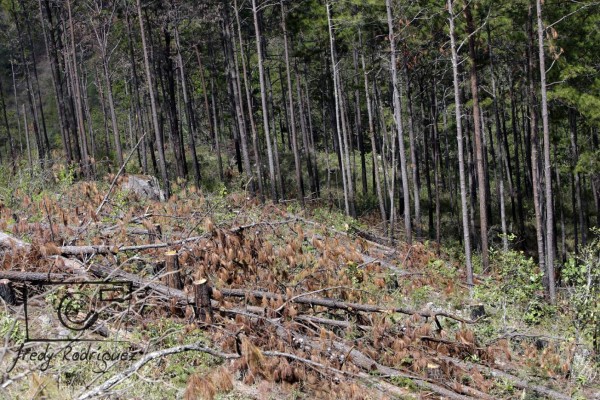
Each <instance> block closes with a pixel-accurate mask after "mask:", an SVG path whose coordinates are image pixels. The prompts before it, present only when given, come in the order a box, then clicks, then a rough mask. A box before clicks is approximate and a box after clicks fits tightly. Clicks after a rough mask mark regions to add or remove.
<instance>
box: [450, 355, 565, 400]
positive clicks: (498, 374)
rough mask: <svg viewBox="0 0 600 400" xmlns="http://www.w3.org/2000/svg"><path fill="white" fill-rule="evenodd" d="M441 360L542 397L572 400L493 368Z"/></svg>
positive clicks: (451, 359) (455, 360)
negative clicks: (504, 381)
mask: <svg viewBox="0 0 600 400" xmlns="http://www.w3.org/2000/svg"><path fill="white" fill-rule="evenodd" d="M439 358H440V359H441V360H444V361H448V362H451V363H453V364H454V365H457V366H459V367H461V368H463V369H465V370H467V371H471V370H473V369H476V370H478V371H479V372H481V373H482V374H485V375H491V376H493V377H494V378H501V379H505V380H507V381H509V382H512V384H513V385H515V387H517V388H519V389H524V390H530V391H533V392H536V393H538V394H540V395H542V396H546V397H549V398H551V399H557V400H569V399H571V396H568V395H566V394H563V393H560V392H557V391H556V390H554V389H551V388H548V387H545V386H541V385H537V384H535V383H533V382H530V381H528V380H527V379H522V378H518V377H516V376H514V375H511V374H509V373H507V372H503V371H500V370H498V369H496V368H492V367H488V366H485V365H480V364H474V363H470V362H467V361H461V360H458V359H456V358H453V357H448V356H444V355H439Z"/></svg>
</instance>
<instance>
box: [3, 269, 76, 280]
mask: <svg viewBox="0 0 600 400" xmlns="http://www.w3.org/2000/svg"><path fill="white" fill-rule="evenodd" d="M69 278H74V277H73V276H72V275H69V274H57V273H50V272H48V273H46V272H24V271H0V279H8V280H10V281H11V282H24V281H29V282H37V283H42V282H49V281H50V282H62V281H65V280H67V279H69Z"/></svg>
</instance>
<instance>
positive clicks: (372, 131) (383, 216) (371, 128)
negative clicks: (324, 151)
mask: <svg viewBox="0 0 600 400" xmlns="http://www.w3.org/2000/svg"><path fill="white" fill-rule="evenodd" d="M358 37H359V41H360V46H361V48H362V40H361V34H360V29H359V31H358ZM360 61H361V64H362V70H363V76H364V81H365V98H366V102H367V116H368V118H369V137H370V139H371V159H372V167H373V171H374V173H375V182H374V184H375V187H376V189H377V200H378V201H379V212H380V214H381V221H382V222H383V230H384V232H385V231H387V222H386V219H387V217H386V213H385V202H384V199H383V193H382V191H381V181H380V178H379V160H378V155H377V144H376V143H375V127H374V124H373V111H372V108H371V94H370V91H369V77H368V74H367V68H366V66H365V55H364V50H363V51H361V55H360Z"/></svg>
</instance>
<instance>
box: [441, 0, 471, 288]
mask: <svg viewBox="0 0 600 400" xmlns="http://www.w3.org/2000/svg"><path fill="white" fill-rule="evenodd" d="M447 4H448V13H449V18H448V21H449V23H450V48H451V50H452V74H453V81H454V102H455V105H456V139H457V141H458V173H459V179H460V204H461V210H462V225H463V239H464V247H465V264H466V269H467V271H466V272H467V285H469V286H473V264H472V263H471V237H470V234H469V215H468V214H469V212H468V208H467V207H468V206H467V187H466V179H465V161H464V150H463V146H464V144H463V133H462V115H461V101H460V88H459V82H458V54H457V52H456V38H455V29H454V18H455V15H454V11H453V8H452V7H453V0H447Z"/></svg>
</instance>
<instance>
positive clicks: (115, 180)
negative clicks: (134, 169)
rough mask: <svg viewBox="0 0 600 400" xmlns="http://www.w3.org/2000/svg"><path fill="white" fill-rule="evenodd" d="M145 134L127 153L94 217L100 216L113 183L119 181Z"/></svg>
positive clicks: (113, 185)
mask: <svg viewBox="0 0 600 400" xmlns="http://www.w3.org/2000/svg"><path fill="white" fill-rule="evenodd" d="M146 134H147V132H145V133H144V134H143V135H142V137H141V138H140V139H139V140H138V142H137V143H136V144H135V146H134V147H133V149H131V152H129V155H128V156H127V159H126V160H125V161H124V162H123V165H121V168H119V172H117V175H115V177H114V178H113V181H112V182H111V184H110V187H109V188H108V192H106V195H105V196H104V198H103V199H102V202H101V203H100V205H99V206H98V208H96V215H98V214H100V211H101V210H102V207H104V204H106V202H107V201H108V197H109V196H110V192H112V190H113V188H114V187H115V183H117V179H119V176H120V175H121V174H122V173H123V171H124V170H125V166H126V165H127V163H128V162H129V160H130V159H131V156H132V155H133V154H134V153H135V150H136V149H137V148H138V146H139V145H140V143H142V140H144V137H146Z"/></svg>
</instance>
